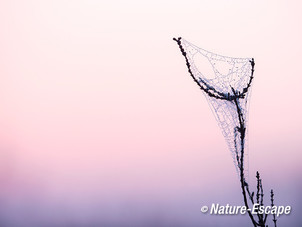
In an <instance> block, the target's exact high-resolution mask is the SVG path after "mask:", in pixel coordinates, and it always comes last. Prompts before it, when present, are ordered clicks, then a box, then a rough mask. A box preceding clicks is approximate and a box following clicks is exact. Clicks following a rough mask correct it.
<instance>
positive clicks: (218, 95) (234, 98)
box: [173, 37, 277, 227]
mask: <svg viewBox="0 0 302 227" xmlns="http://www.w3.org/2000/svg"><path fill="white" fill-rule="evenodd" d="M173 40H174V41H176V42H177V44H178V47H179V49H180V51H181V53H182V55H183V56H184V57H185V60H186V65H187V68H188V72H189V74H190V76H191V77H192V78H193V80H194V82H195V83H197V85H198V86H199V87H200V89H201V90H203V91H204V92H205V93H206V94H207V95H208V96H210V97H213V98H215V99H220V100H224V101H228V102H231V103H233V104H234V105H235V106H236V111H237V115H238V121H239V126H237V127H235V128H234V146H235V155H236V161H237V166H238V169H239V171H240V186H241V190H242V195H243V201H244V205H245V207H246V209H247V212H248V215H249V217H250V219H251V221H252V223H253V225H254V227H257V226H260V227H267V226H266V225H265V223H266V220H267V214H266V215H263V214H260V213H259V212H258V213H257V217H258V222H257V221H256V220H255V218H254V216H253V214H252V213H251V211H250V210H249V203H248V198H249V200H250V202H251V204H252V205H253V206H254V205H256V203H257V204H258V206H259V205H261V206H263V197H264V194H263V187H262V180H261V179H260V175H259V173H258V171H257V174H256V178H257V194H256V203H255V202H254V192H252V193H251V192H250V190H249V185H248V183H247V182H246V180H245V175H244V152H245V150H244V146H245V136H246V126H245V121H244V116H243V113H242V109H241V106H240V102H239V100H240V99H243V98H245V94H246V93H247V92H248V90H249V88H250V87H251V83H252V80H253V78H254V71H255V70H254V67H255V62H254V59H253V58H252V60H250V63H251V67H252V69H251V76H250V79H249V81H248V83H247V85H246V87H245V88H243V90H242V91H236V90H235V89H234V88H233V87H231V89H232V92H233V94H229V93H223V92H220V91H217V90H216V89H215V88H214V87H212V86H210V85H209V84H208V83H207V82H206V81H205V80H203V79H202V78H199V79H198V80H197V79H196V77H195V76H194V74H193V72H192V70H191V65H190V61H189V58H188V57H187V53H186V51H185V49H184V48H183V46H182V43H181V37H179V38H177V39H176V38H173ZM238 133H239V135H240V147H241V149H240V151H239V149H238V147H239V144H237V136H238ZM271 202H272V206H273V204H274V193H273V190H272V191H271ZM273 216H274V218H273V222H274V224H275V227H277V224H276V223H277V220H276V217H275V214H274V215H273Z"/></svg>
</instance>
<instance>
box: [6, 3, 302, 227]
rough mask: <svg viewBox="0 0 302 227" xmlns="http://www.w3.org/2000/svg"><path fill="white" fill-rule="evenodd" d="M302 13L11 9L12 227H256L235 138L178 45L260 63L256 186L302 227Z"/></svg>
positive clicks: (287, 8)
mask: <svg viewBox="0 0 302 227" xmlns="http://www.w3.org/2000/svg"><path fill="white" fill-rule="evenodd" d="M301 7H302V5H301V2H299V1H294V0H293V1H285V0H284V1H279V0H275V1H272V0H268V1H260V0H255V1H239V0H232V1H222V0H211V1H210V0H208V1H206V0H199V1H193V0H188V1H175V0H174V1H159V0H154V1H152V2H151V1H137V0H129V1H121V0H119V1H97V0H85V1H84V0H74V1H68V0H60V1H59V0H52V1H50V0H44V1H38V0H28V1H20V0H19V1H18V0H10V1H1V3H0V32H1V36H0V50H1V51H0V78H1V80H0V226H1V227H19V226H20V227H21V226H22V227H29V226H30V227H36V226H37V227H42V226H43V227H44V226H51V227H62V226H64V227H65V226H75V227H77V226H106V227H110V226H114V227H115V226H118V227H124V226H129V227H130V226H131V227H136V226H139V227H149V226H150V227H153V226H157V227H161V226H175V227H178V226H179V227H187V226H194V227H195V226H207V227H211V226H218V227H219V226H251V222H250V220H249V218H248V216H242V215H235V216H226V215H224V216H215V215H209V214H202V213H201V212H200V208H201V206H203V205H209V206H210V205H211V204H212V203H219V204H222V205H225V204H227V203H229V204H231V205H243V200H242V195H241V190H240V184H239V179H238V177H237V173H236V170H235V167H234V165H233V160H232V157H231V154H230V152H229V150H228V148H227V145H226V143H225V141H224V138H223V136H222V133H221V132H220V129H219V127H218V125H217V123H216V122H215V118H214V116H212V113H211V110H210V108H209V106H208V104H207V102H206V99H205V97H204V96H203V94H202V92H201V90H200V89H199V88H198V87H197V86H196V84H195V83H194V82H193V80H192V78H190V76H189V74H188V73H187V68H186V65H185V61H184V58H183V56H181V53H180V51H179V49H178V47H177V45H176V43H175V42H174V41H173V40H172V38H173V37H178V36H181V37H184V38H185V39H186V40H188V41H190V42H191V43H194V44H195V45H197V46H199V47H202V48H204V49H207V50H209V51H212V52H215V53H218V54H222V55H227V56H232V57H254V58H255V62H256V66H255V79H254V82H253V83H254V84H253V91H252V96H251V102H250V114H249V116H250V117H249V174H250V177H249V181H250V184H251V186H252V187H253V189H255V181H256V179H255V177H254V176H255V172H256V171H257V170H258V171H260V174H261V176H262V178H263V186H264V193H265V202H266V204H269V192H270V189H271V188H273V189H274V190H275V202H276V204H277V205H284V206H285V205H290V206H292V212H291V214H290V215H283V216H281V217H280V218H279V220H278V226H301V225H302V218H301V215H300V214H301V211H302V207H301V202H302V201H301V196H300V195H299V193H300V192H301V189H302V183H301V170H302V167H301V161H302V158H301V153H300V152H301V147H302V145H301V123H302V121H301V116H302V108H301V99H300V94H301V88H300V86H301V82H302V79H301V74H302V68H301V51H302V44H301V40H302V31H301V21H302V15H301Z"/></svg>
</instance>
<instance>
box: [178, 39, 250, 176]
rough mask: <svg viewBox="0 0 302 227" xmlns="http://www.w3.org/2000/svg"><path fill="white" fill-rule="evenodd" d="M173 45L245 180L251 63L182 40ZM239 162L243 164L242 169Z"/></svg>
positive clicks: (248, 59) (246, 172)
mask: <svg viewBox="0 0 302 227" xmlns="http://www.w3.org/2000/svg"><path fill="white" fill-rule="evenodd" d="M175 41H177V43H178V45H179V47H180V49H181V51H182V54H183V55H184V56H185V58H186V63H187V67H188V71H189V73H190V74H191V76H192V77H193V79H194V81H195V82H196V83H197V84H198V85H199V87H200V88H201V89H202V90H203V91H204V92H203V93H204V94H205V97H206V99H207V101H208V103H209V105H210V107H211V109H212V112H213V114H214V116H215V118H216V121H217V122H218V125H219V127H220V128H221V131H222V134H223V136H224V138H225V140H226V143H227V145H228V148H229V150H230V151H231V154H232V157H233V160H234V164H235V166H236V170H237V172H238V171H239V170H240V167H241V166H242V168H243V166H245V168H244V172H245V175H246V176H247V175H248V156H247V140H246V135H247V121H248V108H249V98H250V93H251V89H250V86H251V82H252V79H253V72H254V60H253V59H251V58H232V57H226V56H222V55H218V54H215V53H212V52H209V51H206V50H204V49H201V48H199V47H197V46H195V45H193V44H191V43H189V42H188V41H186V40H184V39H183V38H178V39H177V40H176V39H175ZM242 155H243V156H244V157H241V156H242ZM241 158H242V159H241ZM240 160H242V161H243V163H242V165H241V163H240Z"/></svg>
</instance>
